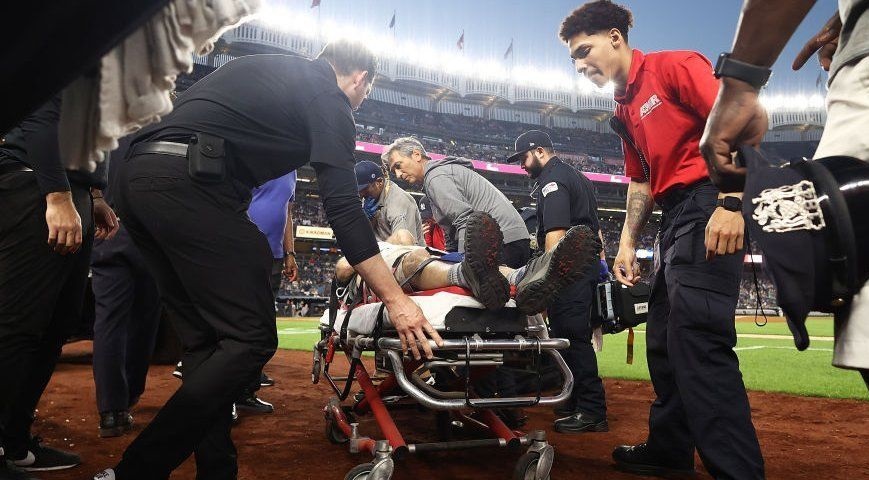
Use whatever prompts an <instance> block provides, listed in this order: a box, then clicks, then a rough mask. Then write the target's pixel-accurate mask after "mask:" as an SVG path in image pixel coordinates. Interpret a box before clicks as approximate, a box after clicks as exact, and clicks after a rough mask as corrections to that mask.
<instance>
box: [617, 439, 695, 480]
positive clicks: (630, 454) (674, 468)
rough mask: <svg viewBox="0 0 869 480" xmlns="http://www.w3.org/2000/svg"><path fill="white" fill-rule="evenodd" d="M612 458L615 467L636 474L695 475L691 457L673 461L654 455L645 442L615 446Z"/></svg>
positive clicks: (687, 476)
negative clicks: (685, 459) (680, 462)
mask: <svg viewBox="0 0 869 480" xmlns="http://www.w3.org/2000/svg"><path fill="white" fill-rule="evenodd" d="M613 460H615V462H616V468H617V469H619V470H621V471H623V472H627V473H634V474H637V475H650V476H655V477H664V478H692V477H694V476H695V475H696V472H695V471H694V458H693V457H692V458H691V460H690V462H686V463H682V464H679V463H674V462H672V461H669V460H668V459H666V458H663V457H662V456H660V455H656V454H655V453H654V452H652V451H651V450H650V449H649V446H648V445H647V444H645V443H641V444H639V445H622V446H620V447H616V449H615V450H613Z"/></svg>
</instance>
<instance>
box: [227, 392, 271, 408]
mask: <svg viewBox="0 0 869 480" xmlns="http://www.w3.org/2000/svg"><path fill="white" fill-rule="evenodd" d="M235 407H236V408H237V409H238V410H241V411H243V412H251V413H272V412H274V411H275V407H274V406H273V405H272V404H271V403H269V402H265V401H263V400H260V399H259V398H257V396H256V395H254V394H251V395H248V396H245V397H244V398H242V399H239V400H238V401H237V402H235Z"/></svg>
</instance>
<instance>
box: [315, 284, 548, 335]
mask: <svg viewBox="0 0 869 480" xmlns="http://www.w3.org/2000/svg"><path fill="white" fill-rule="evenodd" d="M410 299H411V300H413V301H414V302H415V303H416V304H417V305H419V308H420V309H421V310H422V313H423V315H425V317H426V318H427V319H428V321H429V323H431V325H432V326H433V327H434V328H435V329H436V330H444V328H445V327H444V322H445V319H446V316H447V313H449V311H450V310H452V309H453V308H454V307H468V308H478V309H480V310H482V309H483V308H485V307H484V306H483V304H482V303H480V302H478V301H477V300H476V299H475V298H474V297H470V296H468V295H458V294H455V293H451V292H438V293H436V294H434V295H430V296H411V297H410ZM505 306H506V307H508V308H516V303H515V302H514V301H513V300H512V299H511V300H510V301H509V302H507V304H506V305H505ZM379 311H380V303H379V302H378V303H371V304H368V305H360V306H358V307H356V308H355V309H353V312H352V313H351V314H350V324H349V326H348V327H347V330H348V331H350V332H351V333H354V334H363V335H367V334H369V333H371V332H373V331H374V326H375V325H376V324H377V312H379ZM346 313H347V312H346V310H339V311H338V316H337V318H336V319H335V327H334V329H335V331H341V326H342V325H343V323H344V316H345V315H346ZM383 317H384V321H385V322H386V323H385V326H391V325H392V324H391V323H390V322H389V312H387V311H386V309H384V310H383ZM530 318H533V317H529V324H536V323H537V321H536V320H535V321H532V320H530ZM540 321H541V322H542V319H540ZM320 323H321V324H323V325H329V310H328V309H327V310H326V312H325V313H323V316H322V317H320Z"/></svg>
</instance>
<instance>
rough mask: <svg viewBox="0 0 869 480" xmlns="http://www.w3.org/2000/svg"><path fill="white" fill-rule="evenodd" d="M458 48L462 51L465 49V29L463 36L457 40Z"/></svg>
mask: <svg viewBox="0 0 869 480" xmlns="http://www.w3.org/2000/svg"><path fill="white" fill-rule="evenodd" d="M456 48H458V49H459V50H461V51H464V50H465V31H464V30H462V36H461V37H459V40H458V41H457V42H456Z"/></svg>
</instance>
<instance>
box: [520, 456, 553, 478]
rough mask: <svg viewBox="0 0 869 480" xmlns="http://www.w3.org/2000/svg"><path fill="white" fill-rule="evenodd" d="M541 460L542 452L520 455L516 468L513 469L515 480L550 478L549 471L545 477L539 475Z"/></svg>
mask: <svg viewBox="0 0 869 480" xmlns="http://www.w3.org/2000/svg"><path fill="white" fill-rule="evenodd" d="M539 462H540V453H538V452H528V453H526V454H525V455H522V456H521V457H519V460H518V461H517V462H516V468H514V469H513V480H549V479H550V477H549V472H545V476H543V477H537V464H538V463H539ZM541 473H544V472H541Z"/></svg>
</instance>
